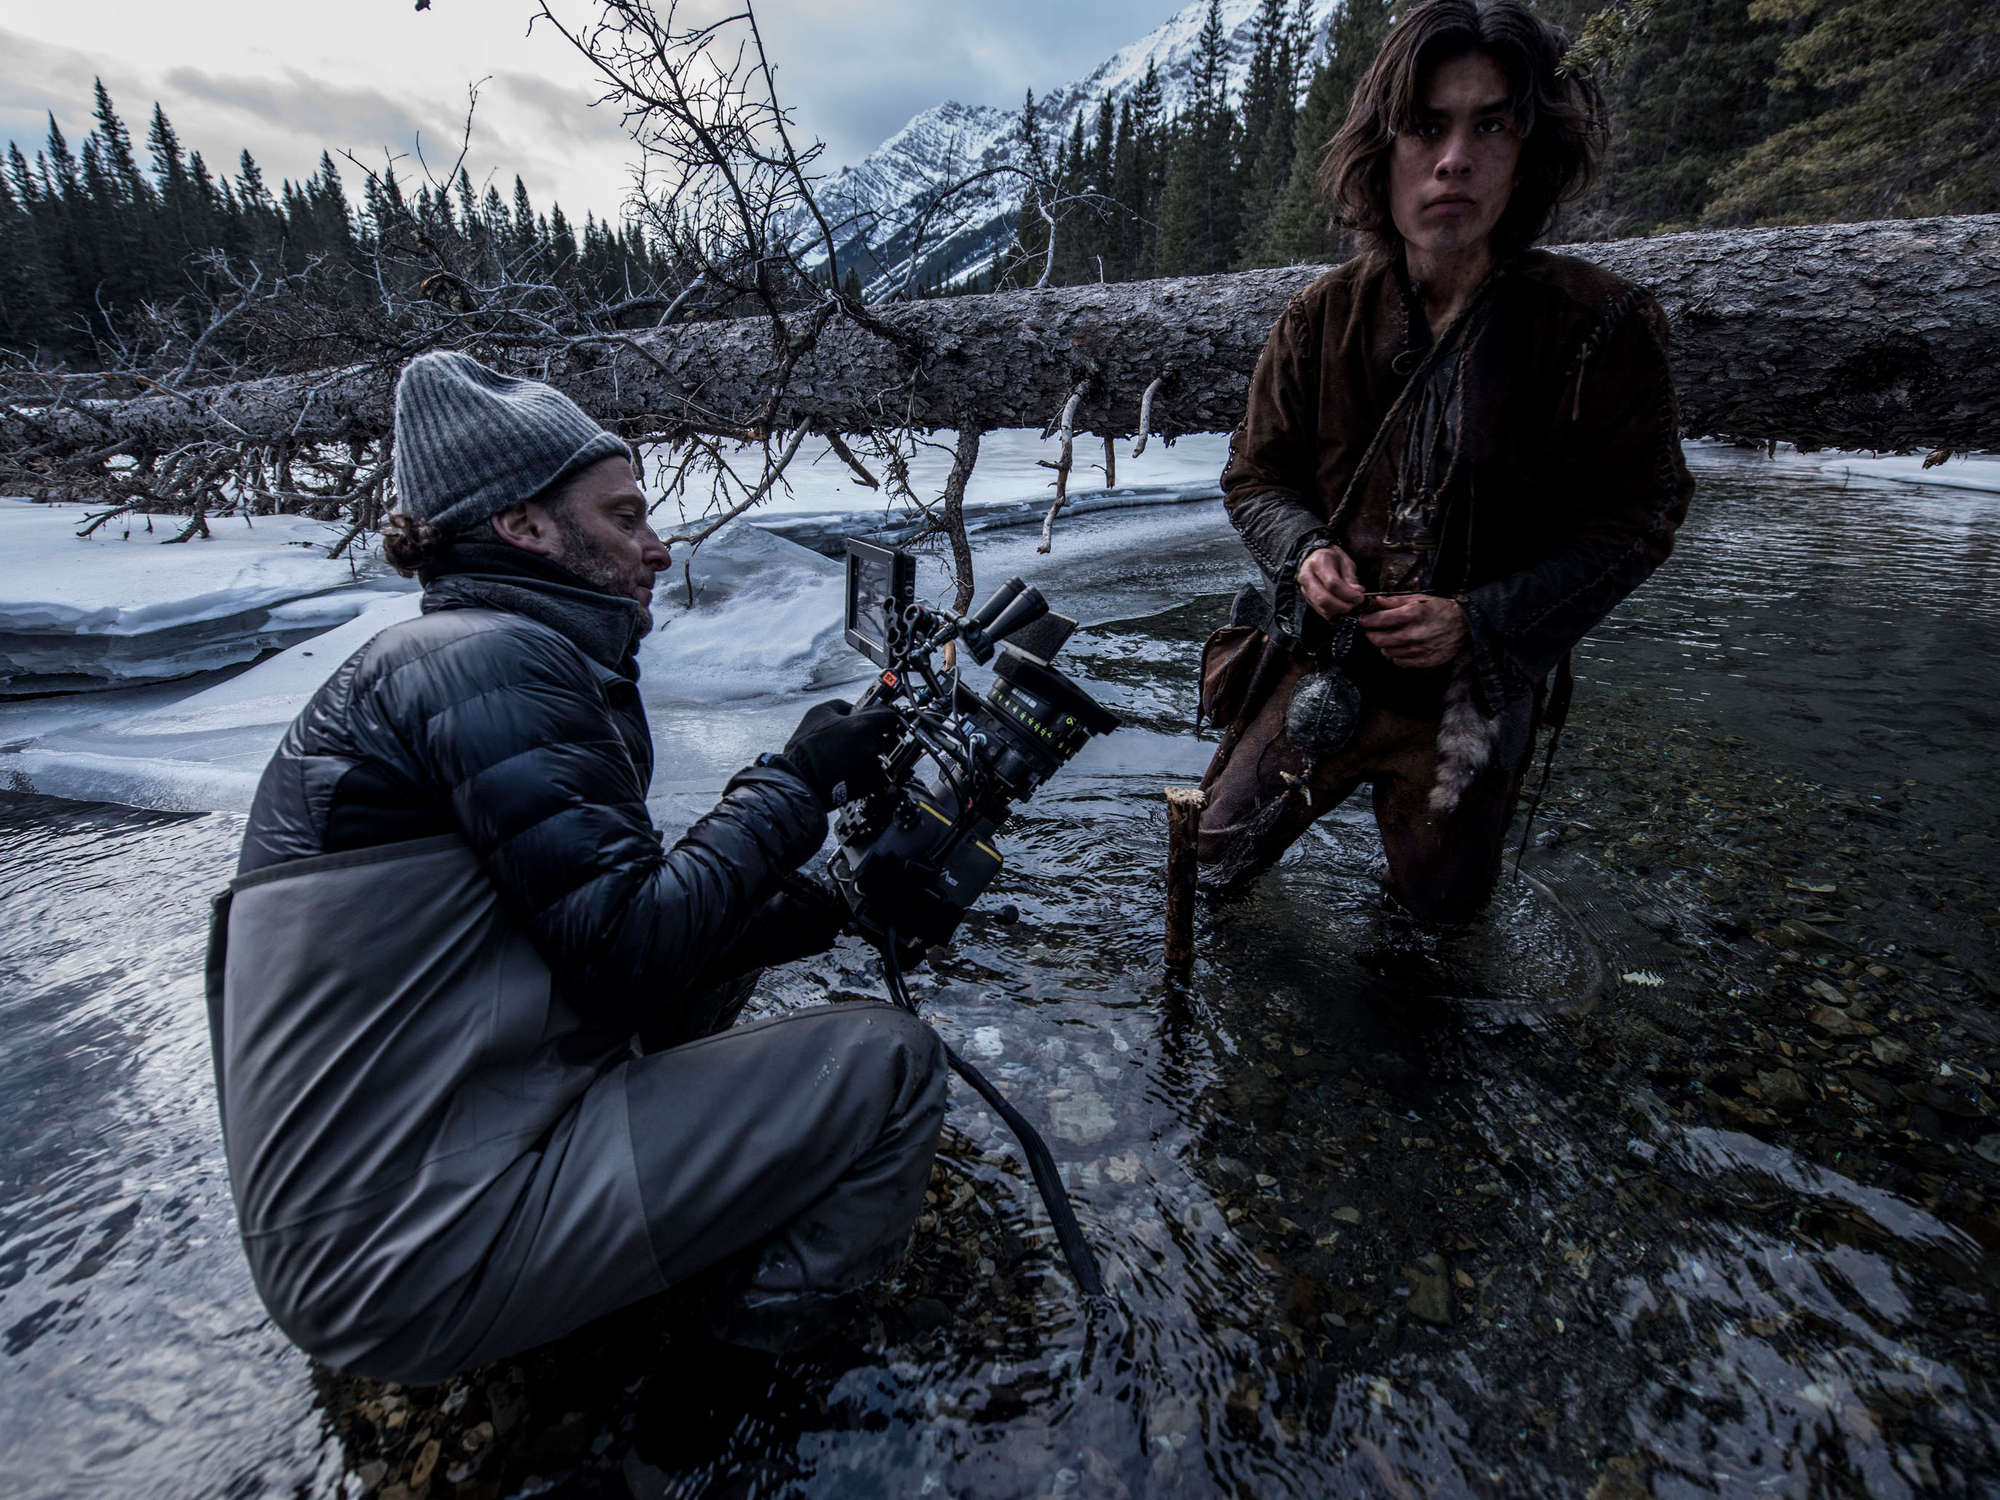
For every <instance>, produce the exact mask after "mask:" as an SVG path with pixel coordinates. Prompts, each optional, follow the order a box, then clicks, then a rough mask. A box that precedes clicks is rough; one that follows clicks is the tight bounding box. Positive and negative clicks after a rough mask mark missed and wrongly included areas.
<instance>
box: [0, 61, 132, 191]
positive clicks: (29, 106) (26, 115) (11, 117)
mask: <svg viewBox="0 0 2000 1500" xmlns="http://www.w3.org/2000/svg"><path fill="white" fill-rule="evenodd" d="M100 73H102V74H103V75H104V79H105V86H106V87H107V88H109V89H110V90H111V94H112V97H113V99H114V101H115V100H116V98H117V96H118V93H119V85H120V83H122V82H124V81H125V80H124V79H122V78H121V77H120V76H119V74H118V72H117V71H116V70H115V69H100V68H99V67H98V66H97V65H96V64H95V63H93V62H92V60H91V59H90V58H89V57H88V56H87V55H85V54H84V53H82V52H78V51H76V50H74V49H72V48H69V47H61V46H57V45H55V44H54V43H51V42H41V41H37V40H36V39H35V38H33V37H30V36H22V35H21V34H20V33H18V32H13V31H7V30H0V134H4V135H5V136H6V137H7V138H8V139H9V140H11V141H13V142H14V143H15V144H16V145H18V146H19V147H20V148H21V150H22V152H23V153H24V154H25V155H26V156H27V157H28V159H29V160H31V161H32V160H33V159H34V155H35V152H36V151H37V150H38V149H40V147H41V145H42V143H43V142H44V141H45V140H46V139H47V138H48V133H49V116H50V115H51V114H53V115H54V116H55V117H56V119H57V120H58V121H60V122H61V123H62V127H63V134H64V135H65V136H67V137H69V143H70V149H71V150H75V149H76V148H77V140H78V137H80V136H81V135H82V134H83V133H84V132H85V131H87V130H88V129H89V128H90V109H91V82H92V80H93V79H94V78H96V77H97V76H99V74H100ZM147 113H148V114H150V113H151V111H150V110H148V111H147ZM128 123H129V122H128ZM144 123H145V117H144V116H141V118H140V125H141V130H140V135H141V138H142V139H143V137H144Z"/></svg>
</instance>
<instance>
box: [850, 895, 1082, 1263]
mask: <svg viewBox="0 0 2000 1500" xmlns="http://www.w3.org/2000/svg"><path fill="white" fill-rule="evenodd" d="M876 951H878V952H879V953H880V954H881V955H882V974H883V977H884V978H885V979H886V980H887V981H888V985H889V998H890V999H891V1000H893V1001H895V1002H896V1004H897V1005H898V1006H899V1007H901V1008H902V1009H903V1010H906V1011H908V1012H909V1013H910V1014H911V1015H913V1016H914V1015H916V1014H917V1003H916V1001H914V1000H912V999H911V998H910V991H909V987H908V986H907V985H905V984H904V983H903V962H902V959H901V958H900V957H899V956H898V955H897V953H896V934H895V932H894V930H893V929H892V930H891V931H890V932H889V933H888V934H887V935H886V939H885V940H884V941H883V942H882V943H880V944H878V945H877V950H876ZM940 1040H942V1039H940ZM944 1055H945V1060H946V1061H947V1062H949V1063H950V1064H951V1069H952V1071H953V1072H954V1073H956V1074H958V1076H959V1077H960V1078H963V1079H964V1080H965V1081H966V1082H967V1083H969V1084H971V1085H972V1087H973V1088H974V1089H975V1090H977V1092H978V1094H979V1097H980V1098H982V1099H984V1100H985V1101H986V1102H987V1103H988V1104H990V1105H992V1106H993V1109H994V1112H995V1113H996V1114H998V1115H999V1116H1000V1118H1001V1119H1002V1120H1005V1121H1006V1122H1007V1128H1008V1129H1009V1130H1011V1131H1013V1132H1014V1139H1015V1140H1017V1141H1019V1142H1020V1143H1021V1151H1022V1154H1023V1155H1025V1156H1026V1157H1027V1158H1028V1170H1029V1171H1030V1172H1032V1173H1033V1174H1034V1178H1035V1188H1036V1190H1037V1191H1039V1192H1040V1193H1041V1195H1042V1205H1043V1207H1045V1208H1047V1209H1048V1211H1049V1221H1050V1223H1052V1224H1054V1225H1055V1231H1056V1242H1057V1243H1058V1244H1060V1245H1061V1246H1062V1253H1063V1259H1064V1260H1065V1261H1067V1262H1068V1263H1069V1273H1070V1275H1071V1276H1073V1277H1074V1278H1075V1279H1076V1285H1077V1290H1078V1291H1080V1292H1082V1293H1083V1295H1084V1296H1086V1297H1102V1296H1103V1295H1104V1278H1103V1277H1102V1276H1101V1275H1100V1274H1099V1273H1098V1269H1097V1257H1096V1256H1095V1255H1093V1254H1091V1251H1090V1242H1089V1241H1088V1240H1086V1239H1085V1238H1084V1237H1083V1226H1082V1225H1080V1224H1078V1223H1077V1221H1076V1210H1075V1209H1073V1208H1071V1207H1070V1204H1069V1194H1068V1193H1066V1192H1064V1191H1063V1185H1062V1174H1061V1172H1059V1171H1058V1170H1057V1169H1056V1159H1055V1157H1053V1156H1051V1155H1050V1154H1049V1148H1048V1145H1047V1143H1045V1142H1044V1141H1043V1140H1042V1138H1041V1136H1040V1135H1039V1134H1038V1133H1037V1132H1036V1130H1035V1127H1034V1126H1032V1125H1030V1124H1029V1123H1028V1120H1027V1117H1026V1116H1025V1115H1023V1114H1022V1113H1021V1112H1020V1111H1019V1110H1018V1109H1016V1108H1014V1106H1013V1105H1012V1104H1010V1103H1008V1101H1007V1096H1006V1095H1005V1094H1003V1093H1001V1092H1000V1090H998V1089H997V1088H995V1087H994V1086H993V1085H992V1083H990V1082H989V1081H988V1080H987V1078H986V1075H985V1074H983V1073H981V1072H980V1071H979V1070H978V1069H977V1068H975V1067H973V1065H972V1064H971V1063H969V1062H967V1061H966V1060H965V1059H964V1058H962V1057H960V1056H959V1055H958V1054H957V1053H956V1052H954V1051H952V1050H951V1047H950V1046H949V1045H946V1046H945V1049H944Z"/></svg>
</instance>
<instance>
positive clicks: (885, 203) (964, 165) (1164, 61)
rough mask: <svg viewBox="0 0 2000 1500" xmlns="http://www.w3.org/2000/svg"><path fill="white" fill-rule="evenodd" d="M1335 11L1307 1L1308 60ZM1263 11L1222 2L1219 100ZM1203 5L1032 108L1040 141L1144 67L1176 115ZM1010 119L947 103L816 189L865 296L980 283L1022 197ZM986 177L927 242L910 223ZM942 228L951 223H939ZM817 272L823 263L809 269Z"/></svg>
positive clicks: (1327, 2)
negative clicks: (1154, 71)
mask: <svg viewBox="0 0 2000 1500" xmlns="http://www.w3.org/2000/svg"><path fill="white" fill-rule="evenodd" d="M1336 3H1337V0H1311V4H1310V7H1309V11H1308V14H1309V15H1310V17H1311V21H1312V41H1311V46H1310V48H1309V49H1308V56H1310V57H1314V58H1317V57H1318V56H1319V55H1320V51H1321V49H1322V47H1323V46H1324V44H1325V39H1326V32H1327V27H1328V25H1329V24H1330V23H1331V21H1332V17H1333V12H1334V9H1335V6H1336ZM1261 4H1262V0H1222V5H1221V15H1222V24H1223V29H1224V31H1225V32H1226V33H1227V35H1228V38H1229V91H1230V93H1231V94H1238V93H1240V91H1241V88H1242V83H1243V79H1244V76H1245V75H1246V73H1247V72H1248V69H1249V64H1250V53H1251V49H1252V45H1253V36H1252V33H1253V30H1254V26H1255V22H1256V18H1257V12H1258V11H1259V9H1261ZM1207 18H1208V0H1191V3H1190V4H1188V5H1186V6H1184V7H1182V8H1181V9H1180V10H1178V11H1176V12H1175V13H1174V14H1173V15H1171V16H1169V17H1168V18H1167V19H1166V20H1165V21H1163V22H1162V23H1161V24H1160V25H1158V26H1156V27H1154V28H1153V30H1151V31H1150V32H1148V33H1146V35H1144V36H1142V37H1140V38H1139V39H1138V40H1137V41H1134V42H1130V43H1128V44H1126V45H1125V46H1123V47H1121V48H1119V49H1118V50H1117V51H1116V52H1114V53H1112V54H1111V56H1110V57H1108V58H1106V59H1105V60H1104V61H1103V62H1101V63H1099V64H1098V65H1097V67H1096V68H1094V69H1092V70H1091V72H1090V73H1089V74H1087V75H1086V76H1084V77H1083V78H1081V79H1078V80H1076V81H1074V82H1071V83H1068V84H1064V85H1063V86H1062V87H1060V88H1057V89H1053V90H1051V91H1050V92H1049V93H1047V94H1045V95H1044V96H1043V97H1042V98H1041V99H1039V100H1037V101H1036V106H1035V108H1036V117H1037V119H1038V121H1039V123H1040V125H1041V127H1042V130H1043V132H1044V138H1045V139H1047V140H1050V141H1059V140H1062V139H1064V138H1066V137H1067V136H1068V135H1069V133H1070V131H1071V129H1072V128H1073V127H1074V124H1075V122H1076V120H1077V118H1078V117H1079V115H1081V116H1082V117H1083V120H1084V128H1085V131H1086V132H1090V131H1092V130H1094V128H1095V115H1096V112H1097V109H1098V106H1099V103H1100V101H1101V100H1103V99H1104V98H1106V97H1107V96H1108V97H1109V98H1110V100H1111V105H1112V108H1113V110H1114V111H1116V109H1117V108H1118V106H1119V105H1120V104H1121V103H1123V102H1124V100H1125V99H1127V98H1128V97H1130V96H1131V94H1132V93H1133V91H1135V90H1136V89H1138V88H1139V86H1140V85H1141V84H1142V83H1143V82H1144V80H1145V76H1146V65H1147V63H1148V62H1149V61H1152V62H1155V63H1156V64H1157V66H1158V70H1159V79H1160V86H1161V95H1162V100H1163V107H1164V110H1165V112H1166V114H1167V115H1168V116H1170V117H1171V116H1172V115H1174V114H1176V113H1178V112H1179V111H1180V109H1181V108H1182V107H1183V106H1184V105H1185V104H1186V102H1187V99H1188V94H1189V77H1190V74H1191V72H1192V67H1193V61H1194V56H1195V51H1196V47H1197V44H1198V42H1199V38H1200V35H1201V30H1202V26H1203V24H1204V23H1205V22H1206V20H1207ZM1019 120H1020V111H1019V108H1018V107H1017V108H1015V109H1001V108H999V107H997V106H994V105H982V104H965V103H961V102H959V101H957V100H952V99H947V100H943V101H941V102H940V103H938V104H934V105H932V106H931V107H930V108H928V109H925V110H921V111H919V112H918V113H917V114H915V115H913V116H911V118H910V119H909V121H908V122H907V123H905V124H904V125H903V126H902V128H901V129H899V130H897V131H896V132H895V133H894V134H892V135H891V136H890V137H889V138H888V139H887V140H885V141H884V142H883V143H882V144H881V145H880V146H878V147H876V148H875V149H874V150H873V151H871V152H870V153H869V154H868V155H867V156H865V157H864V158H862V159H861V160H860V161H859V162H856V163H855V164H854V165H852V166H848V167H843V168H841V169H840V170H839V171H837V172H834V173H831V174H830V175H828V176H827V177H825V178H823V179H821V181H820V183H819V185H818V189H817V192H818V197H819V201H820V207H821V209H822V210H823V211H824V212H825V214H826V216H827V218H828V220H829V221H830V222H832V223H833V224H834V225H835V226H836V228H837V230H838V231H839V232H840V234H841V235H842V236H843V238H842V240H841V241H840V243H839V245H838V249H839V253H840V258H841V263H842V266H843V269H844V268H845V267H847V266H850V265H854V266H856V267H857V268H858V270H859V274H860V277H861V281H862V287H863V293H864V295H865V296H867V297H869V298H870V299H876V298H881V297H885V296H888V295H889V294H891V293H892V292H894V291H896V290H897V289H899V288H900V287H901V286H902V285H903V284H904V282H905V281H906V280H908V281H910V282H912V283H913V284H923V283H925V282H931V281H938V280H942V281H944V282H952V281H957V280H961V279H963V278H964V277H966V276H968V275H972V274H975V273H978V274H984V273H986V272H987V271H988V270H990V269H991V267H992V265H993V262H994V261H995V260H996V259H997V258H998V257H999V256H1000V255H1001V254H1003V253H1004V252H1005V251H1006V249H1007V247H1008V246H1009V245H1011V244H1012V243H1013V240H1014V227H1015V219H1016V216H1017V215H1018V214H1019V213H1020V210H1021V202H1022V197H1023V183H1022V180H1021V178H1020V177H1019V176H1018V175H1016V174H1015V173H1014V172H1012V171H1010V170H1009V168H1010V167H1011V166H1012V164H1013V162H1014V157H1015V151H1016V147H1017V144H1018V140H1017V136H1018V124H1019ZM980 173H985V174H989V175H986V176H983V177H981V178H980V179H979V180H978V181H975V182H973V183H970V184H969V185H968V186H967V187H966V188H965V189H964V190H963V191H962V192H960V193H958V194H955V195H953V200H952V203H951V205H950V208H949V210H948V211H947V212H943V213H939V214H935V215H933V218H934V219H935V220H937V221H938V222H936V223H934V224H933V225H932V226H930V228H929V229H928V231H923V230H921V229H920V228H919V226H918V224H917V222H916V221H917V220H918V218H919V216H920V214H921V212H922V208H923V205H924V204H925V203H926V202H927V201H928V200H929V199H930V198H931V197H932V195H934V194H936V193H937V192H938V191H939V190H940V189H942V188H943V187H945V186H947V185H948V184H949V183H951V182H952V181H954V180H960V179H964V178H966V177H970V176H974V175H975V174H980ZM947 219H948V220H949V223H946V222H944V221H945V220H947ZM815 263H816V264H824V257H816V259H815Z"/></svg>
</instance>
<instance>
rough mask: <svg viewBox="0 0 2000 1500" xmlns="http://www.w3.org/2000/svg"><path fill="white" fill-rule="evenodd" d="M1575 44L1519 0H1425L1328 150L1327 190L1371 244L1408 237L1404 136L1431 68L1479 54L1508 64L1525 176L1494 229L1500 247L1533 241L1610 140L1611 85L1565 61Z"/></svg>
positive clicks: (1389, 251)
mask: <svg viewBox="0 0 2000 1500" xmlns="http://www.w3.org/2000/svg"><path fill="white" fill-rule="evenodd" d="M1568 48H1569V36H1568V34H1567V33H1566V32H1564V31H1563V30H1562V29H1561V28H1560V27H1557V26H1551V25H1550V24H1549V23H1548V22H1546V21H1544V20H1542V19H1541V18H1540V17H1538V16H1536V15H1535V14H1534V13H1533V12H1531V11H1530V10H1529V9H1528V8H1527V6H1525V5H1523V4H1521V3H1520V0H1488V3H1486V4H1478V3H1475V0H1425V3H1424V4H1422V5H1419V6H1417V7H1416V8H1415V9H1414V10H1412V11H1411V12H1410V13H1409V14H1408V15H1406V16H1404V17H1403V19H1402V20H1400V21H1398V22H1397V23H1396V24H1395V26H1394V27H1392V28H1391V29H1390V32H1389V35H1388V37H1387V39H1386V40H1384V41H1383V43H1382V50H1381V51H1380V52H1378V53H1377V54H1376V55H1375V61H1374V62H1373V63H1372V64H1370V65H1369V68H1368V72H1367V73H1366V74H1365V75H1364V76H1363V77H1362V80H1361V83H1360V86H1359V87H1358V88H1356V89H1355V91H1354V102H1353V103H1352V104H1350V105H1349V106H1348V110H1347V119H1346V120H1345V121H1344V122H1343V123H1342V124H1341V127H1340V129H1339V130H1337V131H1335V132H1334V136H1333V139H1332V140H1331V141H1329V142H1328V143H1327V147H1326V154H1325V155H1324V156H1323V157H1321V159H1320V167H1319V177H1318V185H1319V190H1320V196H1321V197H1322V198H1323V199H1324V200H1325V201H1326V202H1327V203H1329V204H1331V205H1332V207H1333V214H1334V222H1335V223H1337V224H1339V225H1341V226H1343V227H1345V228H1348V229H1351V230H1353V231H1355V233H1356V234H1358V235H1359V236H1360V238H1361V243H1362V247H1363V249H1364V250H1366V251H1369V252H1372V253H1374V254H1376V255H1382V256H1390V255H1394V254H1395V253H1396V251H1397V250H1398V249H1399V248H1400V246H1401V244H1402V237H1401V236H1400V235H1399V234H1398V233H1397V232H1396V223H1395V220H1394V219H1393V218H1392V217H1391V216H1390V212H1389V156H1390V153H1391V152H1392V151H1393V150H1394V149H1395V144H1396V136H1397V134H1398V133H1399V132H1400V131H1404V130H1407V129H1409V128H1410V127H1411V125H1413V124H1414V123H1415V122H1416V116H1417V111H1418V109H1419V108H1420V107H1421V106H1422V104H1423V97H1422V94H1421V92H1420V91H1421V90H1422V88H1423V86H1424V83H1425V81H1426V80H1427V79H1428V78H1429V77H1430V75H1431V73H1432V71H1433V70H1434V69H1436V68H1437V67H1438V65H1439V64H1441V63H1446V62H1449V61H1451V60H1452V59H1453V58H1456V57H1465V56H1468V55H1472V54H1477V55H1481V56H1485V57H1490V58H1492V59H1493V61H1494V63H1495V64H1496V65H1497V66H1498V67H1499V69H1500V71H1501V72H1502V73H1503V74H1505V75H1506V78H1507V84H1508V87H1509V89H1510V91H1511V93H1510V96H1509V99H1508V106H1509V108H1511V109H1512V110H1513V113H1514V119H1515V121H1516V123H1517V124H1518V125H1519V127H1520V131H1521V136H1522V144H1521V164H1520V175H1519V178H1518V180H1517V181H1516V183H1515V186H1514V192H1513V196H1512V197H1510V198H1509V199H1508V200H1507V208H1506V211H1505V212H1504V213H1503V214H1501V216H1500V222H1499V223H1498V224H1496V225H1495V226H1494V228H1493V251H1494V254H1495V255H1505V254H1509V253H1511V252H1513V251H1516V250H1523V249H1526V248H1527V247H1528V246H1529V245H1531V244H1533V243H1534V242H1535V240H1536V239H1537V238H1539V237H1540V235H1541V233H1542V231H1543V230H1545V229H1547V228H1548V226H1549V220H1550V219H1551V218H1552V217H1553V216H1554V214H1555V210H1556V205H1557V204H1559V203H1561V202H1563V201H1564V200H1565V199H1567V198H1572V197H1574V196H1575V195H1576V194H1578V193H1580V192H1582V191H1583V189H1584V187H1585V185H1586V184H1588V183H1589V181H1590V177H1591V173H1592V172H1593V171H1595V170H1596V167H1597V162H1598V158H1599V156H1600V155H1601V154H1602V152H1603V150H1604V139H1605V114H1604V96H1603V94H1602V93H1601V92H1600V91H1599V89H1598V87H1597V84H1596V82H1595V81H1594V80H1593V79H1591V78H1590V77H1589V76H1588V75H1587V74H1584V73H1581V72H1565V71H1563V68H1562V60H1563V54H1564V53H1565V52H1566V51H1567V50H1568Z"/></svg>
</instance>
